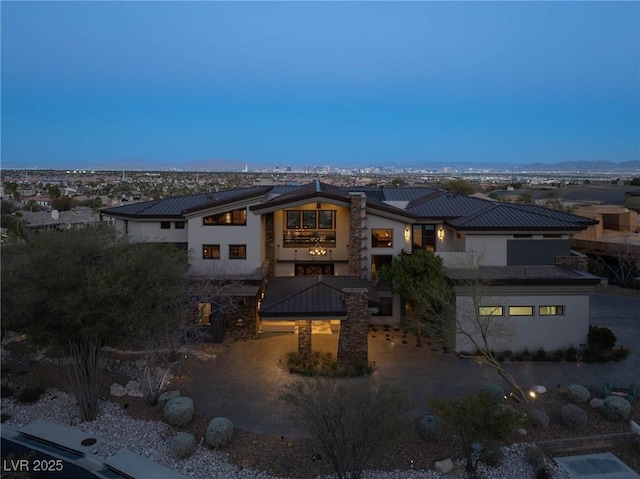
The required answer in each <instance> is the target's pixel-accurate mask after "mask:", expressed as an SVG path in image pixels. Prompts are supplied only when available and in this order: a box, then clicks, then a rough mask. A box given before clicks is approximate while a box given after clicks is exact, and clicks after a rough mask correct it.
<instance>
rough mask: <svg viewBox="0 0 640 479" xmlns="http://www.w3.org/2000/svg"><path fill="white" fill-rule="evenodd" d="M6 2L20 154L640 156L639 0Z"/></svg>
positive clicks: (386, 160)
mask: <svg viewBox="0 0 640 479" xmlns="http://www.w3.org/2000/svg"><path fill="white" fill-rule="evenodd" d="M0 8H1V9H2V70H3V75H2V98H3V101H2V112H1V113H2V161H1V162H2V167H3V168H33V167H37V168H42V169H46V168H58V169H68V168H70V167H71V168H87V169H108V168H114V169H122V168H127V167H129V168H130V169H152V168H154V167H155V168H159V169H165V168H189V165H203V164H213V165H215V164H216V163H218V164H220V163H223V164H224V163H228V164H234V165H248V168H250V169H255V168H261V167H266V166H267V165H272V166H275V165H281V166H286V165H287V166H292V167H297V168H303V167H304V166H312V167H313V166H330V167H332V168H345V167H353V168H366V167H372V166H376V167H382V166H392V165H401V167H408V166H413V165H415V168H426V167H427V165H435V166H434V167H442V166H454V165H456V164H461V163H464V164H477V165H478V167H480V166H481V165H487V164H490V163H510V164H513V165H514V166H518V165H520V164H531V163H546V164H550V163H559V162H566V161H583V162H586V161H611V162H615V163H620V162H627V161H639V160H640V91H639V89H638V85H639V84H640V4H638V3H635V2H589V3H576V2H555V3H548V2H543V3H530V2H509V3H505V2H498V3H493V2H453V3H444V2H417V3H416V2H405V3H403V2H401V3H393V4H391V3H386V2H367V3H365V2H330V3H323V4H318V3H306V2H304V3H295V2H291V3H281V2H248V3H247V2H239V3H229V2H189V3H177V2H144V3H138V2H134V3H127V2H98V3H94V2H2V4H1V5H0ZM211 168H214V166H212V167H211ZM196 169H198V168H196Z"/></svg>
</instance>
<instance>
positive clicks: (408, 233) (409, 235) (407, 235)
mask: <svg viewBox="0 0 640 479" xmlns="http://www.w3.org/2000/svg"><path fill="white" fill-rule="evenodd" d="M409 238H411V230H410V229H409V227H408V226H407V227H406V228H405V229H404V239H406V240H408V239H409Z"/></svg>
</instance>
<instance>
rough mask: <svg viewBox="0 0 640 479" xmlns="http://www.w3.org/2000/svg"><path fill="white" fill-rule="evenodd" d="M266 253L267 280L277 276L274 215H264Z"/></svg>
mask: <svg viewBox="0 0 640 479" xmlns="http://www.w3.org/2000/svg"><path fill="white" fill-rule="evenodd" d="M264 243H265V244H264V251H265V259H266V260H267V278H266V279H269V278H273V277H274V276H275V274H276V231H275V221H274V219H273V213H266V214H265V215H264Z"/></svg>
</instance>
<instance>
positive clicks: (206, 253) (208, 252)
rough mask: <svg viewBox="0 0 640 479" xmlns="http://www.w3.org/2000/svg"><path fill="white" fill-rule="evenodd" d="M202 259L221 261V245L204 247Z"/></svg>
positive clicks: (206, 245)
mask: <svg viewBox="0 0 640 479" xmlns="http://www.w3.org/2000/svg"><path fill="white" fill-rule="evenodd" d="M202 259H220V245H219V244H205V245H202Z"/></svg>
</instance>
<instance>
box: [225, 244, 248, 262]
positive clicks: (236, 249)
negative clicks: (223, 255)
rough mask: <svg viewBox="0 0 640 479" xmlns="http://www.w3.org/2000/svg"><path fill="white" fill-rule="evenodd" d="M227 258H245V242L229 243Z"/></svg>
mask: <svg viewBox="0 0 640 479" xmlns="http://www.w3.org/2000/svg"><path fill="white" fill-rule="evenodd" d="M229 259H247V245H246V244H230V245H229Z"/></svg>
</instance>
